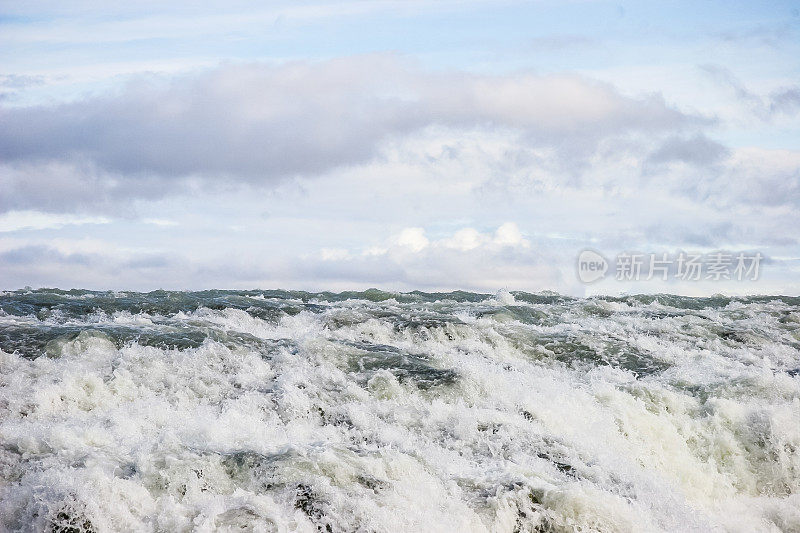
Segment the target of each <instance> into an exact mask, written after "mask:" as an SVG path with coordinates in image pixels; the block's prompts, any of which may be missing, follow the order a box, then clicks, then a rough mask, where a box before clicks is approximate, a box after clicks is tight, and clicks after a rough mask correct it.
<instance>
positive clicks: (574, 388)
mask: <svg viewBox="0 0 800 533" xmlns="http://www.w3.org/2000/svg"><path fill="white" fill-rule="evenodd" d="M0 530H2V531H16V530H21V531H52V532H60V533H72V532H81V531H84V532H89V531H92V532H98V533H99V532H105V531H170V532H172V531H309V532H315V531H321V532H340V531H342V532H345V531H363V532H372V531H374V532H395V531H420V532H435V531H442V532H462V531H464V532H467V531H498V532H512V531H539V532H545V531H553V532H560V531H609V532H611V531H623V532H624V531H631V532H646V531H670V532H671V531H737V532H739V531H740V532H748V533H749V532H752V531H784V532H789V531H800V298H788V297H749V298H726V297H712V298H700V299H698V298H683V297H676V296H669V295H659V296H632V297H624V298H589V299H578V298H569V297H565V296H560V295H557V294H552V293H540V294H526V293H513V294H511V293H507V292H501V293H498V294H497V295H494V296H493V295H485V294H472V293H465V292H455V293H441V294H427V293H419V292H413V293H386V292H381V291H377V290H369V291H365V292H359V293H355V292H353V293H340V294H334V293H313V294H312V293H304V292H291V291H204V292H164V291H157V292H151V293H146V294H144V293H131V292H121V293H111V292H89V291H82V290H73V291H59V290H44V289H43V290H33V291H31V290H23V291H12V292H3V293H0Z"/></svg>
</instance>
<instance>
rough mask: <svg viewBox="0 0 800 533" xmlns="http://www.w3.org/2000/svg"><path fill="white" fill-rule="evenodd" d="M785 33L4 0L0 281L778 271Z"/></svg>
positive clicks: (756, 26) (788, 28) (772, 27)
mask: <svg viewBox="0 0 800 533" xmlns="http://www.w3.org/2000/svg"><path fill="white" fill-rule="evenodd" d="M798 58H800V9H798V6H796V5H793V4H792V3H790V2H774V3H754V2H694V3H686V2H637V3H619V2H614V3H607V2H590V1H586V2H510V1H509V2H500V1H498V2H488V1H485V2H481V1H472V2H468V1H461V2H450V1H443V2H424V1H413V0H412V1H402V2H401V1H379V2H366V1H352V2H339V3H332V2H331V3H325V2H305V3H296V2H295V3H279V2H275V3H261V4H256V3H252V2H206V3H203V5H202V6H198V5H195V4H194V3H184V2H149V1H145V2H137V3H135V4H133V5H130V3H121V2H119V3H115V2H102V3H101V2H88V1H87V2H24V3H20V2H0V287H1V288H17V287H21V286H26V285H29V286H60V287H65V288H66V287H86V288H99V289H105V288H113V289H123V288H130V289H142V290H149V289H156V288H170V289H188V288H205V287H225V288H245V287H246V288H253V287H263V288H276V287H281V288H301V289H312V290H317V289H333V290H341V289H350V288H366V287H371V286H377V287H381V288H386V289H398V290H408V289H423V290H431V289H474V290H483V291H494V290H497V289H500V288H507V289H511V290H514V289H520V290H529V291H537V290H545V289H548V290H557V291H560V292H565V293H570V294H590V293H597V292H602V293H618V292H656V291H666V292H679V293H684V294H710V293H718V292H721V293H779V292H780V293H789V294H798V293H800V259H799V258H800V242H798V238H800V235H798V230H797V228H798V227H800V220H798V219H799V218H800V217H799V216H798V213H800V71H799V68H800V60H798ZM585 248H592V249H596V250H598V251H600V252H601V253H603V254H605V255H606V256H608V257H613V256H615V255H616V254H618V253H620V252H622V251H625V250H628V251H631V250H634V251H639V252H642V253H662V252H669V253H677V252H678V251H680V250H687V251H697V252H700V253H705V252H710V251H713V250H719V249H724V250H729V251H733V252H737V251H747V252H748V253H750V252H754V251H760V252H762V253H763V254H764V255H765V256H766V257H767V258H768V259H767V262H766V263H765V264H764V265H763V271H762V276H761V279H760V280H759V281H749V282H735V281H730V282H721V281H697V282H681V281H678V280H670V281H669V282H665V283H662V282H659V281H656V280H651V281H638V282H627V283H626V282H621V281H617V280H613V279H608V280H605V281H602V282H599V283H596V284H593V285H583V284H581V283H579V281H578V279H577V276H576V274H575V260H576V257H577V255H578V253H579V252H580V251H581V250H583V249H585Z"/></svg>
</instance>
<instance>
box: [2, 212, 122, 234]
mask: <svg viewBox="0 0 800 533" xmlns="http://www.w3.org/2000/svg"><path fill="white" fill-rule="evenodd" d="M110 222H111V220H110V219H109V218H107V217H92V216H79V215H53V214H49V213H40V212H38V211H10V212H7V213H3V214H0V233H3V232H11V231H20V230H42V229H58V228H63V227H64V226H68V225H74V226H78V225H82V224H108V223H110Z"/></svg>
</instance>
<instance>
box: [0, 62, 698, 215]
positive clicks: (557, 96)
mask: <svg viewBox="0 0 800 533" xmlns="http://www.w3.org/2000/svg"><path fill="white" fill-rule="evenodd" d="M0 121H2V123H3V125H4V127H3V128H2V129H0V159H2V166H0V186H2V188H3V190H4V191H6V193H5V194H4V195H3V196H2V197H0V211H8V210H14V209H38V210H44V211H71V210H76V209H82V208H83V209H89V208H106V209H113V206H114V205H115V204H117V203H120V202H123V201H126V200H130V199H148V198H150V199H152V198H158V197H161V196H164V195H167V194H173V193H175V192H177V191H184V190H186V188H187V187H198V186H199V187H214V186H220V185H222V184H223V183H224V184H225V185H226V186H230V185H231V184H247V185H256V186H264V185H266V186H269V185H273V184H275V183H277V182H280V181H281V180H285V179H287V178H290V177H294V176H315V175H320V174H324V173H326V172H330V171H332V170H334V169H337V168H342V167H347V166H352V165H358V164H363V163H366V162H369V161H371V160H373V159H374V158H376V157H377V156H378V155H379V153H380V147H381V146H382V143H385V142H387V141H391V140H393V139H398V138H403V137H405V136H408V135H411V134H414V133H415V132H419V131H421V130H424V129H425V128H429V127H434V126H438V127H447V128H454V129H459V130H472V129H475V128H481V129H490V130H496V129H508V130H511V131H515V132H518V133H519V135H520V139H521V142H522V143H523V144H524V145H525V146H535V147H540V148H548V149H551V150H553V151H554V152H555V154H556V156H557V157H559V158H560V159H562V160H564V161H570V162H573V163H576V164H577V163H578V162H580V161H583V160H587V159H588V158H589V157H590V156H591V154H592V153H593V152H594V150H595V149H596V148H597V146H598V143H600V142H601V141H602V140H604V139H608V138H615V137H620V136H626V135H632V134H646V135H654V136H658V135H661V134H665V133H669V134H672V135H675V134H676V132H681V131H684V130H686V129H688V128H692V127H696V126H698V125H701V124H703V123H704V122H706V119H703V118H701V117H697V116H690V115H687V114H685V113H681V112H679V111H677V110H675V109H672V108H670V107H669V106H668V105H666V103H665V102H664V101H663V99H661V98H660V97H657V96H651V97H648V98H638V99H637V98H630V97H626V96H623V95H621V94H620V93H619V92H617V91H616V90H615V89H614V88H613V87H611V86H609V85H605V84H600V83H597V82H593V81H591V80H588V79H585V78H581V77H577V76H568V75H561V76H554V75H549V76H537V75H534V74H528V73H521V74H517V75H508V76H489V75H477V74H467V73H463V72H446V73H434V72H429V71H425V70H423V69H420V68H419V67H416V66H414V65H411V64H407V63H404V62H403V61H400V60H398V59H397V58H395V57H392V56H385V55H378V56H364V57H353V58H345V59H337V60H331V61H325V62H296V63H289V64H284V65H280V66H269V65H265V64H243V65H227V66H223V67H220V68H218V69H215V70H213V71H210V72H204V73H201V74H196V75H193V76H183V77H178V78H174V79H162V78H142V79H141V80H140V81H138V82H135V83H131V84H129V85H127V86H126V87H125V88H124V89H122V90H120V91H118V92H116V93H114V94H109V95H102V96H94V97H89V98H86V99H83V100H79V101H74V102H70V103H62V104H58V105H44V106H34V107H23V108H3V109H0Z"/></svg>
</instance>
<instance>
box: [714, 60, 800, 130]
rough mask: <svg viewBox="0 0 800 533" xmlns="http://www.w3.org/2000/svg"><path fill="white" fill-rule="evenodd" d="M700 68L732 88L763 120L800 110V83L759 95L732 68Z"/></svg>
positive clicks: (791, 114)
mask: <svg viewBox="0 0 800 533" xmlns="http://www.w3.org/2000/svg"><path fill="white" fill-rule="evenodd" d="M700 69H701V70H703V71H704V72H706V73H707V74H708V75H709V76H711V78H712V79H714V80H715V81H716V82H717V83H719V84H720V85H722V86H724V87H727V88H729V89H730V90H732V91H733V93H734V94H735V95H736V97H737V98H738V99H739V100H741V101H742V102H744V103H746V104H747V105H748V106H749V107H750V109H751V111H752V112H753V113H754V114H755V115H756V116H758V117H759V118H761V119H762V120H770V119H772V118H773V117H774V116H776V115H779V114H783V115H790V116H793V115H795V114H796V113H797V112H798V111H800V85H793V86H790V87H784V88H782V89H779V90H776V91H773V92H772V93H770V94H768V95H759V94H757V93H755V92H753V91H750V90H749V89H748V88H747V87H746V86H745V85H744V84H743V83H742V82H741V81H740V80H739V78H737V77H736V76H735V75H734V74H733V72H731V71H730V69H727V68H725V67H720V66H718V65H702V66H701V67H700Z"/></svg>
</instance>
